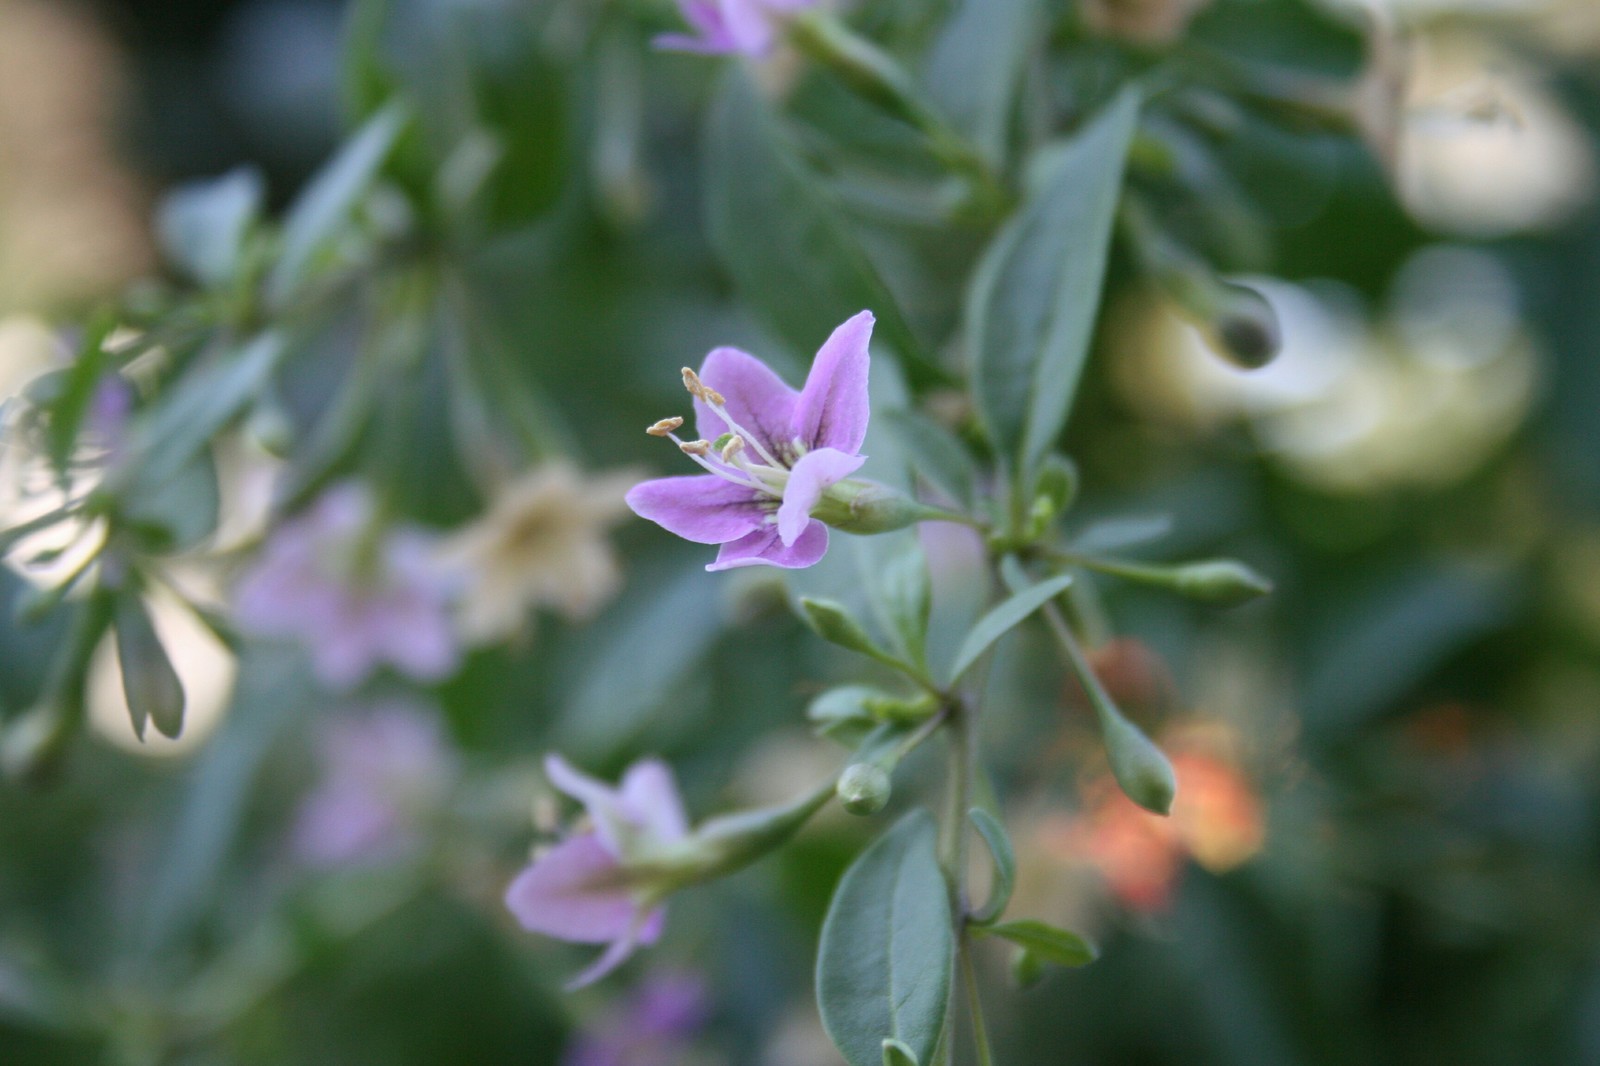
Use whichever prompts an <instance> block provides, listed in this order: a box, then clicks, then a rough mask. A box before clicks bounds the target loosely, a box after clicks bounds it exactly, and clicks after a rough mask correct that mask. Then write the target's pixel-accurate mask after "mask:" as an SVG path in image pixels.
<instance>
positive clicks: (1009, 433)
mask: <svg viewBox="0 0 1600 1066" xmlns="http://www.w3.org/2000/svg"><path fill="white" fill-rule="evenodd" d="M1138 117H1139V92H1138V90H1137V89H1136V88H1134V87H1131V86H1130V87H1127V88H1124V89H1123V90H1122V91H1121V92H1120V93H1119V94H1118V95H1117V97H1116V99H1115V100H1113V101H1112V103H1111V104H1110V106H1109V107H1107V108H1106V110H1105V112H1104V113H1102V114H1101V115H1100V116H1099V117H1097V118H1096V119H1095V120H1094V121H1093V122H1091V123H1090V124H1089V125H1088V126H1087V127H1086V128H1085V129H1084V130H1083V131H1082V132H1081V133H1079V134H1078V135H1077V136H1076V137H1074V138H1073V139H1072V140H1070V141H1068V142H1067V143H1066V144H1064V145H1062V146H1060V147H1059V148H1056V149H1054V150H1052V151H1051V152H1049V153H1048V154H1047V155H1046V156H1045V157H1044V159H1043V160H1042V161H1041V165H1040V167H1039V169H1038V172H1037V173H1036V175H1035V177H1036V178H1037V180H1036V181H1035V182H1034V183H1033V187H1032V195H1031V197H1030V198H1029V200H1028V201H1027V203H1025V204H1024V205H1023V207H1022V209H1021V210H1020V211H1019V212H1018V213H1017V214H1016V216H1015V217H1014V218H1012V219H1011V220H1010V222H1008V223H1007V224H1006V226H1005V227H1004V228H1003V229H1002V230H1001V231H1000V233H999V235H998V236H997V237H996V238H995V240H994V243H993V244H991V245H990V247H989V249H988V251H986V252H985V253H984V257H983V260H982V261H981V262H980V264H979V266H978V270H977V273H976V275H975V276H974V281H973V287H972V290H971V293H970V294H969V302H968V306H967V323H966V330H967V349H968V351H969V352H970V353H971V357H972V360H973V371H972V372H973V379H974V381H973V390H974V394H975V397H976V399H977V403H978V410H979V412H980V414H981V416H982V418H983V420H984V423H985V425H986V426H987V427H988V429H989V432H990V434H991V435H992V437H993V439H994V442H995V445H996V447H997V448H998V449H999V450H1000V451H1001V453H1002V454H1004V455H1007V456H1009V457H1011V458H1012V460H1013V461H1014V462H1015V464H1016V465H1015V470H1014V471H1013V472H1014V473H1015V474H1016V476H1017V480H1016V483H1017V485H1019V486H1027V485H1028V484H1030V483H1031V472H1032V470H1033V467H1034V465H1035V464H1036V463H1037V462H1038V460H1039V459H1040V458H1041V457H1042V456H1043V455H1044V454H1045V453H1046V452H1047V451H1049V450H1050V448H1051V446H1052V445H1053V444H1054V443H1055V440H1056V437H1057V436H1058V435H1059V434H1060V432H1061V429H1062V427H1063V426H1064V425H1065V424H1066V420H1067V414H1068V412H1069V411H1070V409H1071V407H1072V402H1073V398H1074V396H1075V394H1076V392H1077V388H1078V381H1079V379H1080V377H1081V376H1082V373H1083V366H1084V362H1085V360H1086V359H1087V357H1088V353H1089V342H1090V340H1091V339H1092V336H1093V332H1094V324H1095V316H1096V312H1097V310H1098V308H1099V305H1100V288H1101V283H1102V281H1103V280H1104V277H1105V267H1106V258H1107V253H1108V251H1109V249H1110V245H1111V232H1112V222H1113V220H1114V219H1115V217H1116V211H1117V203H1118V201H1119V199H1120V196H1121V192H1122V175H1123V166H1124V162H1125V160H1126V157H1127V154H1128V145H1129V144H1130V142H1131V141H1132V138H1133V132H1134V128H1135V126H1136V125H1137V122H1138Z"/></svg>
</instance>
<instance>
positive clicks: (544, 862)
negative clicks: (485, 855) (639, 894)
mask: <svg viewBox="0 0 1600 1066" xmlns="http://www.w3.org/2000/svg"><path fill="white" fill-rule="evenodd" d="M619 870H620V867H619V866H618V864H617V859H616V856H614V855H613V854H612V853H611V852H610V851H609V850H608V849H607V848H606V846H605V845H604V844H602V843H601V842H600V839H599V837H597V836H596V835H595V834H593V833H584V834H581V835H579V836H575V837H570V838H568V839H567V840H563V841H562V842H561V843H559V844H557V845H556V846H555V847H553V848H551V849H550V850H549V851H547V852H545V853H544V854H543V855H540V856H539V857H538V858H537V859H535V860H534V862H533V864H532V865H531V866H529V867H528V868H527V869H526V870H523V871H522V873H520V874H518V875H517V877H516V879H515V880H514V881H512V882H511V885H510V887H509V888H507V889H506V907H507V908H508V909H509V910H510V911H511V913H512V914H513V915H514V916H515V917H516V919H517V921H519V922H521V923H522V927H523V928H524V929H527V930H528V931H530V932H534V933H543V934H545V935H546V936H553V937H557V938H558V939H561V940H571V941H576V942H578V943H582V944H603V943H606V942H607V941H616V940H619V939H623V938H630V939H634V938H636V934H634V932H633V931H634V929H635V926H636V925H637V911H638V908H637V906H636V905H635V903H634V900H633V895H632V894H631V893H630V892H629V891H628V889H627V888H625V887H622V886H620V885H616V884H610V883H608V882H612V881H614V880H615V879H616V876H617V874H618V872H619Z"/></svg>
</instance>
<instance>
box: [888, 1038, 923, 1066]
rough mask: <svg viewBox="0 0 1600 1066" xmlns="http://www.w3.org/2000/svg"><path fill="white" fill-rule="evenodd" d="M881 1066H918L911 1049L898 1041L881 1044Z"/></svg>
mask: <svg viewBox="0 0 1600 1066" xmlns="http://www.w3.org/2000/svg"><path fill="white" fill-rule="evenodd" d="M883 1066H918V1064H917V1057H916V1056H915V1055H913V1054H912V1053H911V1049H910V1048H908V1047H906V1046H905V1045H904V1044H902V1043H901V1042H900V1041H898V1040H885V1041H884V1042H883Z"/></svg>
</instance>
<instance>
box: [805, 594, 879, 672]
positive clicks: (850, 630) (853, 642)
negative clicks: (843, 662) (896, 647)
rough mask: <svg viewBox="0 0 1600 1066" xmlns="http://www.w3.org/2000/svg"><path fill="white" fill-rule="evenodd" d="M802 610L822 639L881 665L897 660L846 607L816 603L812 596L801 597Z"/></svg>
mask: <svg viewBox="0 0 1600 1066" xmlns="http://www.w3.org/2000/svg"><path fill="white" fill-rule="evenodd" d="M800 611H801V613H802V614H803V615H804V616H805V620H806V622H807V624H809V625H810V626H811V628H812V629H814V630H816V631H817V635H818V636H819V637H821V638H822V639H823V640H826V641H828V642H830V643H833V644H837V645H839V647H841V648H848V649H849V650H851V651H854V652H859V653H861V654H862V655H867V656H870V657H871V658H874V659H877V660H878V661H879V662H893V661H894V657H893V656H892V655H890V654H889V653H888V652H886V651H884V650H883V649H882V648H880V647H878V645H877V643H876V642H875V641H874V640H873V639H872V637H871V636H869V635H868V634H867V631H866V629H865V628H864V627H863V626H862V625H861V623H860V622H858V621H857V620H856V617H855V616H854V615H852V614H851V613H850V612H849V611H848V610H846V609H845V607H844V605H843V604H841V603H837V602H835V601H833V600H814V599H812V598H811V597H809V596H802V597H800Z"/></svg>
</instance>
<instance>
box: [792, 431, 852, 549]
mask: <svg viewBox="0 0 1600 1066" xmlns="http://www.w3.org/2000/svg"><path fill="white" fill-rule="evenodd" d="M866 461H867V460H866V457H865V456H860V455H849V454H846V453H845V452H841V451H839V450H838V449H837V448H818V449H817V450H816V451H814V452H806V454H804V455H802V456H801V457H800V461H799V462H798V463H795V464H794V469H793V470H791V471H790V472H789V483H788V484H787V485H785V486H784V489H783V503H782V505H781V506H779V508H778V536H779V537H780V538H781V539H782V540H783V543H784V546H785V547H789V546H792V545H793V544H794V542H795V541H796V540H798V539H799V538H800V534H802V533H804V532H805V530H806V526H807V525H808V524H810V522H811V508H813V507H815V506H816V505H817V503H818V501H820V500H821V499H822V494H823V493H824V492H827V491H828V488H829V486H831V485H833V484H835V483H837V482H840V481H843V480H844V479H845V478H847V477H849V476H850V475H851V474H853V473H855V472H856V471H857V470H859V469H861V464H862V463H864V462H866Z"/></svg>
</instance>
